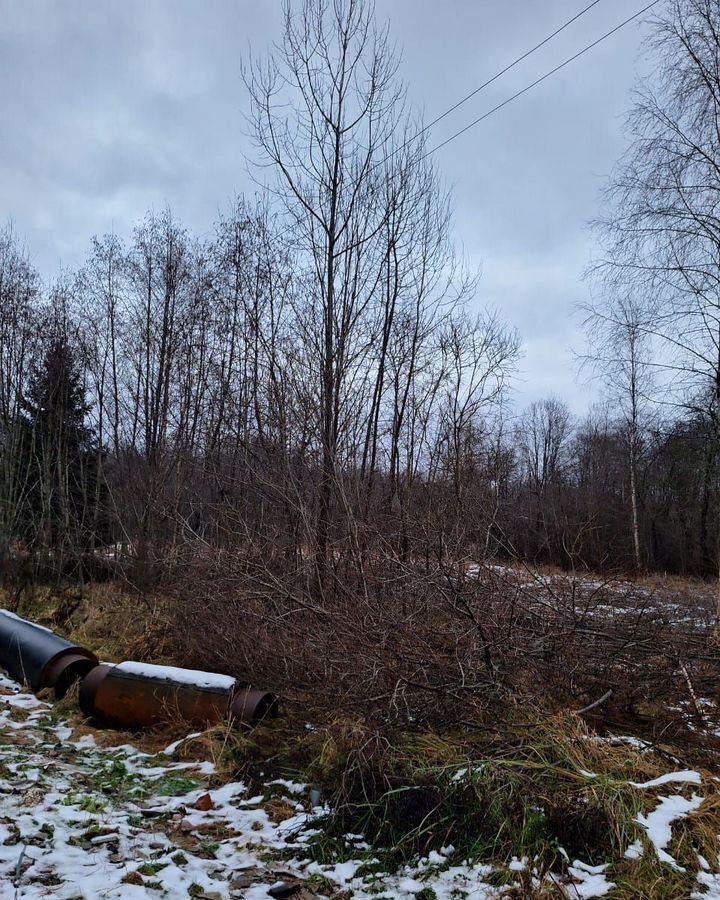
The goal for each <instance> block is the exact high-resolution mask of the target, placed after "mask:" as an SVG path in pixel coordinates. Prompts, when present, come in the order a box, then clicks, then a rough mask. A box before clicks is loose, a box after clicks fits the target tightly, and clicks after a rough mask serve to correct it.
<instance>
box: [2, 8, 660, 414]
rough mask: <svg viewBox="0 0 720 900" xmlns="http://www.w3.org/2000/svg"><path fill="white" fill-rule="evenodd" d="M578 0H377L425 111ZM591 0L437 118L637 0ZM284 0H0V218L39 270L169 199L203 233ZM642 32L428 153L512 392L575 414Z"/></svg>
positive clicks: (452, 127) (473, 112)
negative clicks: (514, 339)
mask: <svg viewBox="0 0 720 900" xmlns="http://www.w3.org/2000/svg"><path fill="white" fill-rule="evenodd" d="M587 2H588V0H543V2H538V0H444V2H439V0H377V15H378V17H379V18H381V19H386V18H387V19H389V21H390V26H391V32H392V35H393V37H394V38H395V39H396V40H397V42H398V44H399V45H400V47H401V48H402V51H403V64H402V67H401V74H402V76H403V78H404V79H405V81H406V82H407V84H408V89H409V95H410V98H411V99H412V100H413V101H414V102H415V103H416V104H417V105H418V106H419V107H421V108H422V109H423V110H424V112H425V115H426V118H427V119H431V118H434V117H435V115H437V114H438V113H439V112H441V111H443V110H444V109H446V108H447V107H449V106H451V105H452V104H453V103H454V102H455V101H456V100H457V99H458V98H459V97H460V96H462V95H464V94H466V93H467V92H468V91H469V90H471V89H472V88H473V87H475V86H477V85H478V84H480V83H482V82H483V81H485V80H486V79H487V78H488V77H489V76H490V75H492V74H493V73H494V72H495V71H497V70H498V69H500V68H502V67H503V66H504V65H505V64H507V63H508V62H510V61H511V60H513V59H514V58H515V57H517V56H519V55H520V54H521V53H522V52H524V51H525V50H527V49H529V47H531V46H533V45H534V44H535V43H537V42H538V41H539V40H541V39H542V38H543V37H545V36H546V35H547V34H549V33H550V32H551V31H553V30H554V29H555V28H556V27H557V26H558V25H560V24H561V23H562V22H564V21H565V20H567V19H569V18H570V17H571V16H573V15H574V14H575V13H576V12H578V11H579V10H580V9H581V8H582V7H583V6H585V5H587ZM643 5H644V3H643V2H642V0H635V2H632V0H602V2H600V3H598V5H597V6H596V7H595V8H594V9H593V10H591V11H590V12H589V13H588V14H587V15H586V16H583V18H582V19H581V20H580V21H579V22H577V23H576V24H575V25H573V26H571V27H570V28H568V29H567V30H566V31H565V32H564V33H563V34H562V35H561V36H560V37H559V38H557V39H556V40H554V41H552V42H551V43H550V44H549V45H547V46H546V47H545V48H543V50H542V51H540V52H538V53H536V54H534V55H533V56H532V57H530V59H528V60H526V61H525V62H524V63H523V64H522V65H520V66H518V67H517V68H516V69H514V70H513V71H512V72H511V73H508V74H507V75H506V76H504V77H503V78H501V79H500V80H499V81H497V82H496V83H495V84H493V85H492V86H491V87H490V88H488V89H487V90H485V91H482V92H481V93H480V94H479V95H478V96H477V97H475V98H474V99H473V100H472V101H471V102H469V103H467V104H466V105H465V106H463V107H462V108H461V109H460V110H458V111H457V112H456V113H455V114H453V116H451V117H448V118H447V119H445V120H444V121H443V122H442V123H440V124H439V125H438V126H437V128H436V129H435V131H434V134H433V140H432V141H431V143H432V144H435V143H439V142H440V141H441V140H443V139H444V138H445V137H447V136H449V135H450V134H452V133H453V132H454V131H456V130H457V129H458V128H461V127H462V126H463V125H465V124H466V123H467V122H469V121H470V120H472V119H474V118H476V117H477V116H479V115H481V114H482V113H483V112H484V111H485V110H487V109H489V108H490V107H492V106H494V105H495V104H496V103H498V102H499V101H501V100H502V99H504V98H505V97H506V96H508V95H509V94H512V93H513V92H514V91H516V90H518V89H519V88H521V87H523V86H524V85H525V84H527V83H528V82H530V81H532V80H534V79H535V78H536V77H538V75H541V74H543V73H544V72H545V71H546V70H548V69H550V68H552V67H553V66H554V65H556V64H557V63H558V62H560V61H562V60H563V59H565V58H566V57H567V56H570V55H571V54H572V53H574V52H575V51H576V50H578V49H580V48H581V47H583V46H585V44H587V43H589V42H590V41H592V40H594V39H595V38H596V37H599V36H600V35H601V34H603V33H604V32H606V31H607V30H609V29H610V28H611V27H613V26H614V25H616V24H618V23H619V22H620V21H622V20H623V19H625V18H627V17H628V16H629V15H631V14H632V13H633V12H634V11H635V10H636V9H638V8H640V7H641V6H643ZM280 28H281V17H280V4H279V0H263V2H258V0H253V2H250V0H122V2H117V0H0V100H1V101H2V123H1V124H0V222H1V221H2V220H3V218H11V219H12V220H13V223H14V227H15V230H16V231H17V233H18V234H19V235H20V236H21V237H22V238H23V239H24V240H25V242H26V245H27V248H28V250H29V252H30V255H31V257H32V259H33V261H34V263H35V265H36V266H37V267H38V269H39V270H40V272H41V274H42V275H43V277H44V278H46V279H48V280H50V279H52V278H53V277H54V276H55V275H56V274H57V272H58V270H59V268H60V266H61V265H62V266H68V267H75V266H77V265H79V264H80V263H81V262H82V260H83V259H84V257H85V255H86V253H87V251H88V248H89V245H90V238H91V236H92V235H93V234H95V233H103V232H106V231H110V230H114V231H115V232H116V233H118V234H120V235H123V236H125V235H128V234H129V233H130V230H131V228H132V226H133V224H134V223H135V222H136V221H137V220H138V219H140V218H141V217H142V216H143V214H144V212H145V211H146V210H147V209H148V208H150V207H151V206H153V205H154V206H155V207H156V208H160V207H162V206H164V205H165V204H169V205H170V206H171V207H172V209H173V212H174V213H175V214H176V215H177V216H178V217H179V218H180V219H181V220H182V222H183V224H184V225H185V226H186V227H188V228H189V229H190V230H192V231H194V232H195V233H203V232H206V231H207V230H208V229H209V228H210V227H211V226H212V223H213V221H214V219H215V217H216V214H217V212H218V209H224V208H225V207H226V206H227V205H228V203H229V201H230V199H231V198H232V197H233V195H235V194H236V193H242V192H244V191H247V192H250V193H252V191H253V186H252V184H251V182H250V180H249V178H248V174H247V168H246V164H245V161H244V156H245V153H246V152H250V147H249V143H248V140H247V138H246V137H245V135H244V131H245V126H244V121H243V113H244V111H245V110H246V104H247V97H246V94H245V90H244V87H243V84H242V81H241V78H240V64H241V59H242V58H243V56H244V55H245V54H246V53H247V51H248V49H249V48H250V47H252V49H253V52H256V51H262V50H264V49H266V47H267V45H268V44H269V43H270V42H271V41H273V40H275V39H276V38H278V37H279V36H280ZM646 31H647V28H646V27H645V26H642V25H638V24H636V23H633V24H631V25H629V26H628V27H626V28H625V29H623V30H622V31H621V32H620V33H619V34H616V35H615V36H613V37H612V38H610V39H609V40H607V41H606V42H604V43H603V44H601V45H600V46H599V47H597V48H595V49H594V50H592V51H590V53H588V54H587V55H585V56H584V57H583V58H582V59H580V60H579V61H578V62H576V63H574V64H572V65H571V66H569V67H568V68H566V69H565V70H563V71H562V72H560V73H558V74H557V75H555V76H553V77H552V78H550V79H549V80H548V81H546V82H544V83H543V84H542V85H540V86H539V87H538V88H536V89H534V90H533V91H531V92H530V93H528V94H527V95H525V96H523V97H522V98H520V99H519V100H517V101H515V102H514V103H512V104H510V105H509V106H508V107H506V108H504V109H503V110H501V111H500V112H498V113H497V114H495V115H493V116H491V117H490V118H489V119H487V120H486V121H485V122H483V123H481V124H480V125H478V126H477V127H476V128H474V129H472V130H470V131H469V132H468V133H467V134H465V135H463V136H462V137H461V138H459V139H458V140H456V141H454V142H452V143H451V144H450V145H448V146H447V147H445V148H443V149H442V150H441V151H440V152H439V153H438V156H437V160H438V165H439V168H440V170H441V171H442V172H443V173H444V175H445V177H446V178H447V180H448V182H449V183H450V184H451V185H452V187H453V191H454V198H455V210H456V236H457V239H458V241H459V242H460V243H461V244H462V246H463V247H464V250H465V253H466V254H467V256H468V257H469V258H470V260H471V262H472V264H473V265H475V266H477V267H480V268H481V270H482V280H481V282H480V291H479V295H478V298H477V303H478V304H486V305H490V306H493V307H495V308H497V309H498V310H499V311H500V312H501V313H502V314H503V316H504V317H505V318H506V319H507V320H508V321H509V322H511V323H512V324H514V325H515V326H516V327H517V328H518V330H519V332H520V334H521V336H522V339H523V348H524V359H523V361H522V364H521V369H522V371H521V375H520V378H519V380H518V382H517V384H516V391H517V396H516V404H517V405H518V406H522V405H524V404H526V403H528V402H530V401H531V400H534V399H538V398H540V397H543V396H547V395H551V394H552V395H556V396H561V397H563V398H564V399H566V400H567V401H568V402H569V403H570V406H571V408H572V409H573V410H574V411H575V412H577V413H579V414H581V413H583V412H584V411H585V410H586V408H587V406H588V402H589V400H590V399H591V394H592V389H588V387H586V386H585V385H584V384H583V383H582V382H578V380H577V378H576V374H575V364H574V362H573V350H576V351H579V350H582V343H583V339H582V330H581V328H580V321H579V318H578V316H577V315H575V314H574V307H575V304H576V303H577V302H578V301H582V300H584V299H587V296H588V294H587V292H588V288H587V286H586V285H585V284H584V283H583V281H582V278H581V275H582V271H583V269H584V268H585V266H586V265H587V262H588V260H589V259H590V256H591V254H592V248H593V243H592V235H591V234H590V233H589V231H588V228H587V222H588V220H589V219H591V218H592V217H593V216H595V215H597V213H598V211H599V208H600V207H599V204H600V197H599V193H600V189H601V187H602V185H603V183H604V182H605V179H606V177H607V175H608V173H609V172H610V170H611V168H612V166H613V163H614V162H615V160H616V159H617V157H618V155H619V154H620V153H621V152H622V149H623V147H624V138H623V117H624V114H625V112H626V111H627V109H628V106H629V103H630V97H629V93H630V90H631V89H632V87H633V84H634V80H635V74H636V70H637V65H638V55H639V51H640V44H641V41H642V38H643V35H644V34H645V33H646Z"/></svg>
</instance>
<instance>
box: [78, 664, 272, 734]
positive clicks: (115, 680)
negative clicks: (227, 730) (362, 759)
mask: <svg viewBox="0 0 720 900" xmlns="http://www.w3.org/2000/svg"><path fill="white" fill-rule="evenodd" d="M80 708H81V709H82V711H83V712H84V713H85V715H86V716H89V717H91V718H93V719H96V720H98V721H100V722H103V723H105V724H108V725H114V726H118V727H124V728H143V727H150V726H153V725H157V724H159V723H161V722H163V721H167V720H172V719H174V718H180V719H184V720H185V721H187V722H189V723H191V724H193V725H195V726H198V727H207V726H208V725H215V724H217V723H218V722H221V721H223V719H229V720H231V721H234V722H236V723H239V724H242V725H253V724H256V723H257V722H259V721H260V720H261V719H263V718H266V717H272V718H274V717H275V716H277V713H278V698H277V697H276V696H275V695H274V694H271V693H268V692H267V691H257V690H249V689H244V688H242V687H241V686H240V685H238V683H237V682H236V681H235V679H234V678H231V677H230V676H228V675H217V674H214V673H211V672H197V671H194V670H192V669H179V668H174V667H170V666H154V665H149V664H145V663H135V662H124V663H120V664H118V665H106V664H103V665H99V666H98V667H97V668H95V669H93V670H92V672H90V673H89V674H88V675H87V676H86V677H85V678H84V680H83V682H82V684H81V686H80Z"/></svg>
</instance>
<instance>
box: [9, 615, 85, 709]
mask: <svg viewBox="0 0 720 900" xmlns="http://www.w3.org/2000/svg"><path fill="white" fill-rule="evenodd" d="M97 665H98V658H97V656H95V654H94V653H92V652H91V651H90V650H86V649H85V648H84V647H79V646H78V645H77V644H73V643H71V642H70V641H66V640H65V638H61V637H60V636H59V635H57V634H55V632H53V631H50V629H49V628H44V627H43V626H42V625H36V624H34V623H33V622H28V621H27V619H21V618H20V617H19V616H16V615H15V614H14V613H11V612H9V610H5V609H3V610H0V666H2V668H3V669H5V671H6V672H7V673H8V675H10V677H11V678H14V679H15V681H19V682H20V684H28V685H29V686H30V688H31V689H32V690H33V691H36V692H37V691H39V690H41V689H42V688H53V689H54V690H55V696H56V697H58V698H59V697H63V696H64V695H65V694H66V692H67V690H68V688H69V687H70V685H71V684H72V683H73V682H74V681H77V680H78V679H80V678H82V677H83V676H85V675H87V673H88V672H89V671H90V670H91V669H93V668H95V666H97Z"/></svg>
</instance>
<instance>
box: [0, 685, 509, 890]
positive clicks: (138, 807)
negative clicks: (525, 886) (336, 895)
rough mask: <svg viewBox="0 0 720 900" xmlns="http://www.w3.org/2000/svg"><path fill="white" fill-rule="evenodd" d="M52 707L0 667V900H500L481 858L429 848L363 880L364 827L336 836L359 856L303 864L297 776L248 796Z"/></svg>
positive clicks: (307, 815) (308, 827)
mask: <svg viewBox="0 0 720 900" xmlns="http://www.w3.org/2000/svg"><path fill="white" fill-rule="evenodd" d="M51 712H52V707H51V706H50V705H49V704H47V703H45V702H43V701H41V700H39V699H37V698H36V697H34V696H33V695H32V694H27V693H22V692H20V689H19V688H18V686H17V685H16V684H14V682H12V681H10V680H9V679H7V678H5V677H4V676H2V675H0V900H20V898H24V900H34V898H41V897H42V898H47V897H54V898H58V900H71V898H72V900H75V898H87V900H100V898H107V900H110V898H122V900H136V898H138V900H139V898H151V897H152V898H163V897H166V898H175V897H188V896H194V897H206V898H208V900H209V898H226V897H227V898H234V897H238V898H240V897H242V898H247V900H259V898H267V897H268V896H269V894H268V889H269V888H271V887H272V886H273V885H276V884H277V883H278V882H282V881H288V880H289V881H293V880H300V881H302V882H303V883H304V884H305V886H306V891H305V893H304V894H303V896H304V897H306V898H307V897H313V896H327V894H328V891H327V889H326V890H323V889H322V885H323V884H325V885H336V886H337V887H338V888H343V889H351V890H352V891H353V896H354V897H357V898H370V897H373V898H381V897H386V898H390V897H396V898H411V897H414V896H416V894H417V893H418V892H419V891H420V890H422V889H423V888H424V887H428V886H430V887H432V888H433V889H434V891H435V894H436V896H437V897H438V898H439V900H445V898H447V900H449V898H451V897H453V898H459V897H468V898H474V900H490V898H492V897H496V896H498V894H497V889H496V888H493V887H491V886H490V885H488V884H487V883H486V882H485V880H484V877H485V876H486V875H487V874H488V872H489V871H490V869H489V868H488V867H486V866H476V865H472V864H469V863H464V864H460V865H452V864H450V860H449V859H448V858H446V857H443V856H442V855H441V854H438V853H434V854H431V855H430V856H429V857H427V858H424V859H421V860H418V861H417V864H416V865H415V866H408V867H406V868H404V869H403V870H401V871H400V872H398V873H395V874H394V875H384V874H383V873H372V874H368V875H366V876H365V877H363V875H362V872H359V871H358V870H359V869H360V867H361V866H366V868H367V864H368V862H371V861H372V854H371V851H370V848H369V847H368V845H367V844H366V843H365V842H364V841H363V836H362V835H348V837H347V844H348V856H350V857H353V856H355V855H356V856H357V858H350V859H348V860H347V861H345V862H341V863H337V864H335V865H320V864H318V863H313V862H310V861H309V855H308V853H307V843H308V841H310V840H311V839H312V837H313V836H314V835H315V834H316V833H317V828H316V827H315V824H316V821H315V820H316V819H317V817H318V815H320V814H321V813H323V812H324V811H325V810H323V809H320V808H316V809H314V810H313V809H310V808H309V803H308V801H307V789H306V787H305V786H304V785H298V784H295V783H293V782H291V781H288V780H284V779H281V780H276V781H274V782H272V783H271V784H269V785H268V786H267V788H268V791H266V792H265V795H263V794H257V795H255V796H252V795H251V793H250V792H249V791H248V789H247V787H246V785H244V784H243V783H242V782H233V783H230V784H225V785H222V786H217V787H215V786H213V783H212V782H211V783H210V785H208V778H211V777H212V774H213V766H212V764H211V763H210V762H208V761H207V760H199V761H197V762H191V761H186V762H179V761H175V760H172V759H170V758H169V757H168V756H166V755H165V753H162V754H155V755H152V754H147V753H143V752H141V751H139V750H137V749H136V748H134V747H133V746H131V745H128V744H122V745H120V746H118V747H110V748H108V747H99V746H98V745H97V744H96V742H95V740H94V739H93V736H92V734H85V735H83V736H82V737H81V738H80V739H75V740H74V739H73V738H72V730H71V729H70V728H69V727H68V726H67V725H65V724H62V723H58V722H56V721H54V720H53V719H52V718H51V715H50V713H51ZM174 749H176V747H175V746H174V745H170V747H168V748H166V750H167V751H168V753H172V752H173V751H174ZM268 793H271V794H272V795H273V796H274V799H273V800H272V801H269V802H268V801H267V794H268ZM278 812H279V813H280V815H278ZM451 849H452V848H449V850H448V852H450V850H451ZM323 880H324V881H323Z"/></svg>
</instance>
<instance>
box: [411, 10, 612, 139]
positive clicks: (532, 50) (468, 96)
mask: <svg viewBox="0 0 720 900" xmlns="http://www.w3.org/2000/svg"><path fill="white" fill-rule="evenodd" d="M600 2H601V0H593V2H592V3H589V4H588V5H587V6H586V7H585V9H581V10H580V12H579V13H576V15H574V16H573V17H572V19H568V20H567V22H565V23H563V24H562V25H561V26H560V27H559V28H556V29H555V31H553V33H552V34H549V35H548V36H547V37H546V38H543V40H541V41H540V43H539V44H535V46H534V47H531V48H530V50H527V51H526V52H525V53H523V54H522V56H518V58H517V59H514V60H513V61H512V62H511V63H509V64H508V65H507V66H505V68H504V69H500V71H499V72H496V73H495V74H494V75H493V76H492V77H491V78H488V80H487V81H484V82H483V83H482V84H481V85H479V87H476V88H475V90H474V91H470V93H469V94H466V95H465V96H464V97H463V98H462V99H461V100H458V102H457V103H455V104H454V106H451V107H450V108H449V109H446V110H445V112H444V113H441V114H440V115H439V116H437V118H435V119H433V120H432V122H428V124H427V125H425V127H424V128H422V129H421V130H420V131H418V133H417V134H416V135H415V137H420V135H421V134H424V133H425V132H426V131H428V130H429V129H430V128H432V127H433V125H437V123H438V122H441V121H442V120H443V119H444V118H445V117H446V116H449V115H450V113H453V112H455V110H456V109H458V108H459V107H461V106H462V105H463V103H467V101H468V100H471V99H472V98H473V97H474V96H475V95H476V94H479V93H480V91H483V90H485V88H486V87H488V86H489V85H491V84H492V83H493V82H494V81H497V80H498V78H500V77H501V76H503V75H504V74H505V73H506V72H509V71H510V69H514V68H515V66H517V65H519V64H520V63H521V62H522V61H523V60H525V59H527V58H528V56H532V54H533V53H535V51H536V50H539V49H540V48H541V47H544V46H545V44H547V43H549V42H550V41H551V40H552V39H553V38H555V37H557V36H558V35H559V34H560V32H561V31H565V29H566V28H569V27H570V25H572V24H573V22H577V20H578V19H579V18H580V17H581V16H584V15H585V13H586V12H588V11H589V10H591V9H592V8H593V6H597V5H598V3H600Z"/></svg>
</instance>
